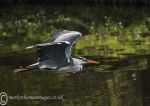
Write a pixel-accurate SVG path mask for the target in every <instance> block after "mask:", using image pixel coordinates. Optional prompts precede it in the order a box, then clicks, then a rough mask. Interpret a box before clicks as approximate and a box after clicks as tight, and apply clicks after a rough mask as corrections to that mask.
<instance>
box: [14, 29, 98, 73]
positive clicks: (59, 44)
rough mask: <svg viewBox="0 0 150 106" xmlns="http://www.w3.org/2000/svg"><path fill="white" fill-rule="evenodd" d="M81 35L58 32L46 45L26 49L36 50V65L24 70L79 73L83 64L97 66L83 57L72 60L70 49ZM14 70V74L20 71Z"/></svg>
mask: <svg viewBox="0 0 150 106" xmlns="http://www.w3.org/2000/svg"><path fill="white" fill-rule="evenodd" d="M81 35H82V34H81V33H80V32H77V31H69V30H58V31H56V32H54V33H53V34H52V38H51V39H50V41H49V42H48V43H43V44H36V45H32V46H29V47H27V48H26V49H30V48H34V47H36V48H37V53H38V60H37V63H35V64H32V65H29V66H27V67H26V68H25V69H22V70H23V71H24V70H29V69H33V68H40V69H49V70H58V71H63V70H64V71H71V72H78V71H81V70H82V68H83V66H84V65H85V64H99V62H97V61H93V60H89V59H86V58H84V57H79V58H73V57H72V56H71V48H72V46H73V44H74V43H75V41H76V40H77V39H78V38H79V37H80V36H81ZM22 70H16V72H19V71H22Z"/></svg>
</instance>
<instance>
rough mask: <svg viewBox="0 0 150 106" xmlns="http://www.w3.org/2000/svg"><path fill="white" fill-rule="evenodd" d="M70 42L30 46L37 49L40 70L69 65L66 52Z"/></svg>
mask: <svg viewBox="0 0 150 106" xmlns="http://www.w3.org/2000/svg"><path fill="white" fill-rule="evenodd" d="M69 44H70V43H69V42H53V43H44V44H37V45H34V46H30V47H28V48H32V47H37V53H38V57H39V58H38V62H39V64H38V66H39V68H48V69H57V68H60V67H63V66H65V65H67V64H69V62H70V61H69V59H68V58H67V56H66V53H65V50H66V47H67V46H68V45H69Z"/></svg>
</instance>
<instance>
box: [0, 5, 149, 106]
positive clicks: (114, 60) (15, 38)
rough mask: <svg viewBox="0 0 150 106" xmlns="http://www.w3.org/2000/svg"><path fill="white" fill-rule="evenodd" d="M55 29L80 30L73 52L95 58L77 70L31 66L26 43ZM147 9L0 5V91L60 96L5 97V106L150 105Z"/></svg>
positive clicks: (31, 53) (31, 56)
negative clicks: (21, 68) (26, 69)
mask: <svg viewBox="0 0 150 106" xmlns="http://www.w3.org/2000/svg"><path fill="white" fill-rule="evenodd" d="M57 29H68V30H76V31H80V32H81V33H82V34H83V36H82V37H81V38H80V39H79V40H78V41H77V43H76V44H75V45H74V47H73V56H79V55H80V56H84V57H87V58H89V59H93V60H97V61H100V63H101V64H100V65H99V66H86V67H84V69H83V71H81V72H78V73H68V72H51V71H43V70H33V71H31V72H25V73H21V74H15V73H13V70H14V69H16V68H18V67H19V66H26V65H29V64H31V63H34V62H35V61H36V58H37V55H36V52H35V50H25V49H24V48H25V47H26V46H29V45H31V44H36V43H43V42H46V41H47V40H48V39H49V38H50V34H51V32H53V31H56V30H57ZM149 76H150V9H149V8H137V7H102V6H84V5H82V6H60V5H55V6H53V5H50V6H39V5H38V6H17V7H11V6H10V7H0V92H6V93H7V95H10V96H16V95H20V96H22V95H26V96H60V97H62V98H63V99H51V100H45V101H44V100H8V104H7V105H10V106H20V105H22V106H23V105H24V106H26V105H29V106H30V105H34V104H35V105H43V106H46V105H49V106H150V91H149V90H150V84H149V80H150V78H149Z"/></svg>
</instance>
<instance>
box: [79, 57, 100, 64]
mask: <svg viewBox="0 0 150 106" xmlns="http://www.w3.org/2000/svg"><path fill="white" fill-rule="evenodd" d="M78 59H80V60H81V61H82V65H98V64H100V62H98V61H94V60H90V59H87V58H84V57H79V58H78Z"/></svg>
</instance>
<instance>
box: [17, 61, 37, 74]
mask: <svg viewBox="0 0 150 106" xmlns="http://www.w3.org/2000/svg"><path fill="white" fill-rule="evenodd" d="M37 65H38V63H35V64H32V65H29V66H26V67H23V66H20V67H19V68H18V69H15V70H14V73H20V72H26V71H30V70H33V69H35V68H37Z"/></svg>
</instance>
